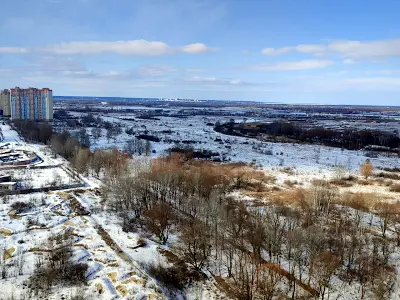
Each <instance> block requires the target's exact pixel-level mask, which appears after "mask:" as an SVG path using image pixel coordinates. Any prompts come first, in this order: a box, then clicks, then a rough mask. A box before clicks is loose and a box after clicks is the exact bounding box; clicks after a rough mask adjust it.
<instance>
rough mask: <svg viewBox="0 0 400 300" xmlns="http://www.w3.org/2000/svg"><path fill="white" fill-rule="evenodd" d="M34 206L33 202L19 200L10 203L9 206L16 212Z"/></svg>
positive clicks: (21, 211) (24, 210)
mask: <svg viewBox="0 0 400 300" xmlns="http://www.w3.org/2000/svg"><path fill="white" fill-rule="evenodd" d="M34 207H35V205H34V204H33V203H24V202H21V201H17V202H14V203H13V204H11V208H12V209H13V210H15V212H16V213H17V214H20V213H23V212H26V211H29V210H31V209H32V208H34Z"/></svg>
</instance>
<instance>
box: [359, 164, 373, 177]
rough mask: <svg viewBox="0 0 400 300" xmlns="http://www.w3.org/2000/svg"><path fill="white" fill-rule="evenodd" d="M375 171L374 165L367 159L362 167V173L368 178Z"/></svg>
mask: <svg viewBox="0 0 400 300" xmlns="http://www.w3.org/2000/svg"><path fill="white" fill-rule="evenodd" d="M373 172H374V166H373V165H372V163H371V162H370V161H369V160H368V159H367V160H366V161H365V162H364V163H363V164H362V165H361V167H360V174H361V176H363V177H364V178H365V179H368V177H370V176H371V175H372V173H373Z"/></svg>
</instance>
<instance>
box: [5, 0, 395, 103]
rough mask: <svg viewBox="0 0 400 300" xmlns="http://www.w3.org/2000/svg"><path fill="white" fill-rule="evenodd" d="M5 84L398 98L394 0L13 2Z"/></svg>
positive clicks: (154, 92)
mask: <svg viewBox="0 0 400 300" xmlns="http://www.w3.org/2000/svg"><path fill="white" fill-rule="evenodd" d="M1 10H2V11H3V12H7V13H6V14H2V17H1V18H0V37H1V38H0V88H9V87H12V86H21V87H27V86H37V87H44V86H46V87H50V88H52V89H53V91H54V94H55V95H88V96H92V95H93V96H122V97H181V98H182V97H187V98H197V99H226V100H229V99H232V100H255V101H271V102H285V103H320V104H326V103H330V104H368V105H374V104H376V105H400V97H399V96H400V18H398V12H399V11H400V1H398V0H380V1H378V0H376V1H375V0H362V1H361V0H352V1H348V0H346V1H344V0H335V1H333V0H318V1H317V0H113V1H111V0H12V1H11V0H8V1H2V4H1Z"/></svg>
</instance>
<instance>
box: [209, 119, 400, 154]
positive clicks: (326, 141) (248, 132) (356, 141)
mask: <svg viewBox="0 0 400 300" xmlns="http://www.w3.org/2000/svg"><path fill="white" fill-rule="evenodd" d="M214 129H215V131H217V132H221V133H224V134H229V135H237V136H247V137H261V136H263V135H267V138H269V139H271V140H274V139H276V138H279V137H281V138H287V139H290V140H295V141H298V142H306V143H318V144H323V145H326V146H332V147H341V148H345V149H349V150H359V149H363V148H365V147H367V146H370V145H377V146H382V147H387V148H388V149H389V150H390V149H392V151H398V150H399V148H400V138H399V137H398V136H397V135H396V134H394V133H393V134H391V133H387V132H381V131H377V130H354V129H343V130H334V129H328V128H323V127H314V128H310V129H307V128H301V127H299V126H297V125H295V124H293V123H290V122H282V121H278V122H272V123H255V124H252V123H235V122H234V121H233V120H231V121H230V122H227V123H225V124H216V126H215V127H214ZM399 153H400V152H399Z"/></svg>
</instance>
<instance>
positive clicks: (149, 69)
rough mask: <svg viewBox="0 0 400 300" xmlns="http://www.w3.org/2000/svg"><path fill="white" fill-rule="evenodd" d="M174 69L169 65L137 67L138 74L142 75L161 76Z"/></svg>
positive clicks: (174, 70)
mask: <svg viewBox="0 0 400 300" xmlns="http://www.w3.org/2000/svg"><path fill="white" fill-rule="evenodd" d="M176 71H177V70H176V69H175V68H172V67H170V66H143V67H140V68H139V69H138V74H139V75H140V76H143V77H161V76H165V75H167V74H168V73H172V72H176Z"/></svg>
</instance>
